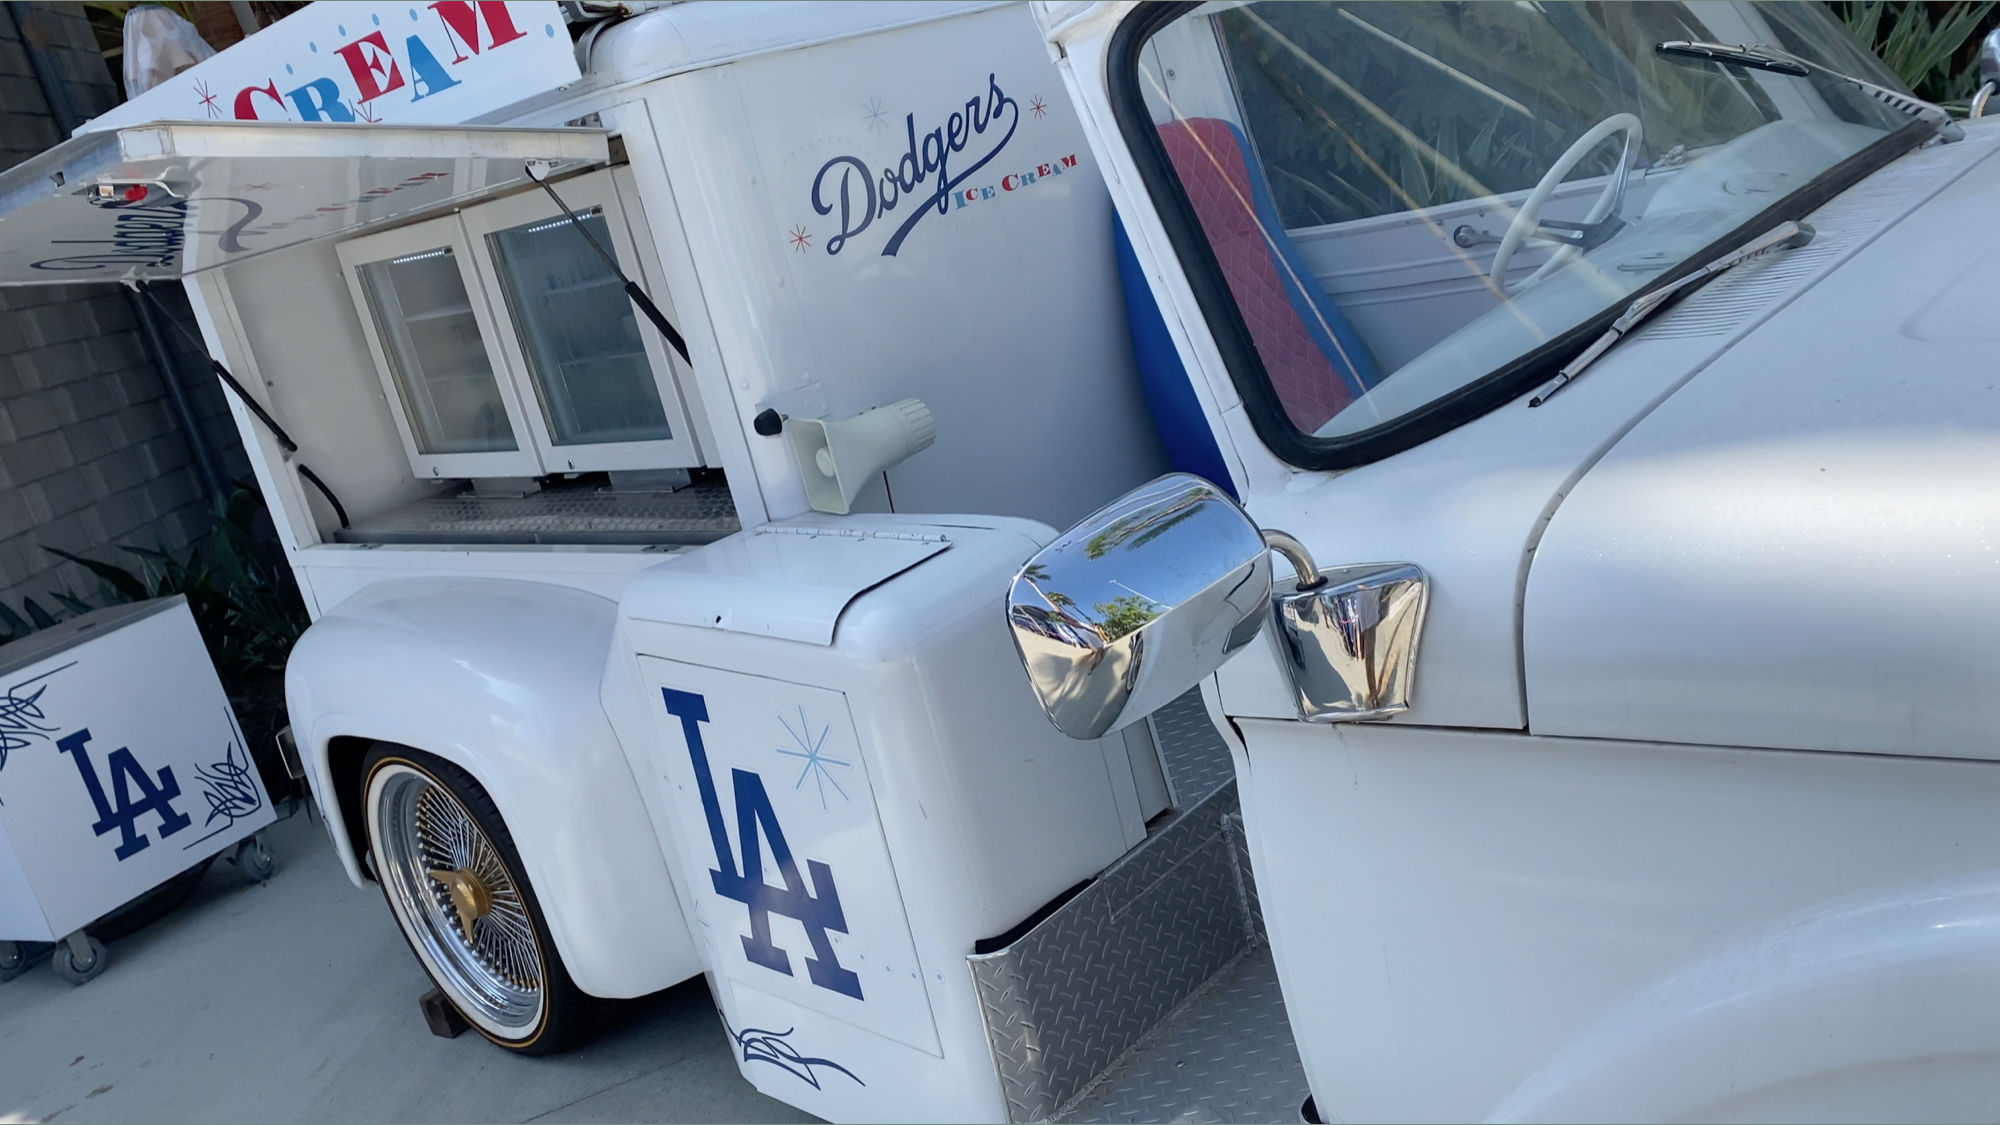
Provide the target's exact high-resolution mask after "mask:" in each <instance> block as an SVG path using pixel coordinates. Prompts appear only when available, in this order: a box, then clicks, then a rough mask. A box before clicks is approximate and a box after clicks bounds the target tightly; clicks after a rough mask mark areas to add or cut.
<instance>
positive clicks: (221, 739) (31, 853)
mask: <svg viewBox="0 0 2000 1125" xmlns="http://www.w3.org/2000/svg"><path fill="white" fill-rule="evenodd" d="M17 650H18V651H17ZM0 748H4V749H0V822H4V823H5V829H6V834H5V837H4V839H5V841H6V843H7V845H8V846H9V848H10V849H11V855H9V856H8V857H6V858H5V859H0V866H14V865H18V870H19V872H20V874H21V875H22V876H25V881H26V883H27V885H28V886H29V887H30V888H31V889H32V901H33V902H34V903H35V904H37V905H38V909H37V910H35V911H34V912H33V914H32V915H14V914H11V913H10V914H5V915H0V940H41V941H46V940H49V939H51V938H55V937H60V936H62V935H64V934H66V933H69V932H71V931H73V930H77V929H81V928H82V927H84V926H85V925H87V924H89V923H90V922H93V921H95V920H96V919H97V918H99V917H101V916H102V915H104V914H106V913H109V912H110V911H111V910H113V909H115V908H117V907H119V906H122V905H124V904H125V903H127V902H129V901H131V900H132V899H134V898H137V897H138V896H139V895H141V894H143V893H144V892H146V891H149V890H151V889H153V888H154V887H157V886H159V885H160V884H162V883H165V882H166V881H167V880H168V879H170V878H172V877H173V876H175V875H177V874H179V873H180V872H182V871H185V870H187V869H188V868H190V867H193V866H194V865H195V864H197V863H199V862H201V861H202V860H205V859H207V858H209V857H210V856H213V855H215V854H217V853H219V852H222V851H224V850H226V849H227V848H229V847H230V846H231V845H233V844H235V843H236V841H238V840H241V839H243V838H245V837H248V836H250V835H251V834H253V833H255V832H257V831H258V830H259V829H262V828H263V827H265V826H266V825H268V824H270V823H271V822H272V821H273V820H275V819H276V815H275V813H274V812H273V811H272V808H271V802H270V800H269V798H268V797H267V795H266V793H265V790H264V784H263V781H262V779H261V778H259V777H258V775H257V767H256V765H255V764H254V763H253V762H252V761H251V758H250V751H249V747H248V746H246V745H245V744H244V741H243V732H242V731H241V730H240V729H238V727H237V725H236V716H235V713H234V712H233V711H231V709H230V706H229V699H228V697H227V696H226V695H224V694H223V691H222V684H221V682H220V681H219V680H217V679H216V676H215V668H214V666H213V665H211V664H210V663H209V659H208V651H207V649H205V648H204V647H203V646H202V639H201V633H200V632H199V631H198V630H197V629H196V628H195V623H194V615H193V614H191V613H189V612H188V608H187V602H186V600H185V599H182V598H178V597H176V598H169V599H162V600H159V601H154V602H147V603H142V604H140V605H136V606H121V607H117V608H113V609H104V610H98V611H97V612H95V613H89V614H84V615H82V616H80V617H74V618H71V619H70V620H68V621H65V622H63V623H62V624H60V625H57V626H55V627H54V628H51V629H47V630H44V631H43V632H42V633H38V634H35V635H34V636H32V637H30V638H28V639H26V640H21V641H16V642H14V643H13V644H10V645H8V646H7V648H6V649H5V650H0ZM5 882H10V883H16V886H15V888H14V889H15V890H18V883H17V882H16V881H15V880H12V879H9V880H5ZM0 894H4V895H5V899H6V900H12V901H11V905H13V906H15V907H19V906H21V905H22V904H21V902H20V901H19V900H18V897H17V895H16V894H12V893H7V892H6V891H5V890H0Z"/></svg>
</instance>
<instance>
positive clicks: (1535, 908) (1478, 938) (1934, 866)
mask: <svg viewBox="0 0 2000 1125" xmlns="http://www.w3.org/2000/svg"><path fill="white" fill-rule="evenodd" d="M1594 377H1595V376H1594V375H1593V378H1594ZM1579 389H1580V388H1579ZM1241 728H1242V730H1243V733H1244V735H1245V737H1246V738H1247V740H1248V743H1249V747H1248V754H1247V757H1246V758H1240V759H1239V776H1240V777H1241V779H1242V784H1243V788H1242V797H1243V805H1244V822H1245V825H1246V828H1247V829H1248V832H1249V841H1250V849H1251V858H1252V863H1253V865H1254V867H1255V870H1256V873H1257V889H1258V893H1259V897H1260V901H1261V902H1262V904H1263V909H1264V917H1265V922H1266V925H1267V927H1268V929H1269V932H1270V935H1271V942H1272V947H1273V951H1274V953H1275V954H1276V958H1277V964H1278V969H1279V975H1280V979H1281V981H1282V983H1283V986H1284V992H1285V1000H1286V1009H1287V1012H1288V1015H1289V1018H1290V1020H1291V1024H1292V1027H1293V1030H1294V1031H1295V1033H1296V1035H1297V1039H1298V1045H1299V1050H1300V1053H1301V1056H1302V1058H1303V1060H1304V1062H1305V1066H1306V1072H1307V1075H1308V1077H1309V1078H1310V1080H1311V1083H1312V1088H1313V1094H1314V1098H1315V1100H1316V1102H1317V1104H1318V1105H1319V1107H1320V1112H1321V1113H1322V1115H1324V1117H1325V1118H1326V1119H1327V1120H1348V1121H1418V1120H1434V1121H1482V1120H1499V1121H1613V1120H1616V1121H1669V1120H1673V1121H1680V1120H1771V1121H1805V1120H1854V1119H1857V1118H1870V1119H1896V1120H1978V1119H1983V1118H1985V1117H1987V1116H1989V1115H1990V1113H1991V1111H1992V1107H1993V1106H1994V1105H1995V1104H1996V1103H2000V1067H1996V1066H1995V1063H1996V1061H2000V1020H1995V1019H1994V1017H1993V1012H1994V1011H1995V1009H1996V1007H2000V975H1996V974H1995V973H1994V972H1993V971H1992V966H1993V964H1994V963H1995V961H1996V959H2000V883H1996V881H1995V879H1994V874H1993V856H1995V855H1996V854H2000V819H1996V818H1995V817H1994V816H1993V809H1994V808H1995V807H1996V804H2000V768H1996V767H1994V766H1992V765H1989V764H1987V763H1974V762H1948V761H1936V760H1920V759H1907V758H1905V759H1896V758H1887V757H1875V756H1863V755H1836V754H1813V753H1799V752H1790V751H1769V750H1763V751H1747V750H1728V749H1710V748H1695V747H1685V746H1667V745H1658V744H1639V743H1611V742H1600V741H1583V740H1572V739H1546V738H1535V737H1530V736H1526V735H1518V734H1503V733H1494V732H1462V731H1440V730H1416V729H1402V728H1396V727H1392V726H1375V725H1367V724H1353V725H1347V726H1339V727H1332V728H1328V727H1315V726H1308V725H1306V724H1302V723H1282V722H1271V721H1261V720H1253V721H1248V722H1244V723H1242V724H1241Z"/></svg>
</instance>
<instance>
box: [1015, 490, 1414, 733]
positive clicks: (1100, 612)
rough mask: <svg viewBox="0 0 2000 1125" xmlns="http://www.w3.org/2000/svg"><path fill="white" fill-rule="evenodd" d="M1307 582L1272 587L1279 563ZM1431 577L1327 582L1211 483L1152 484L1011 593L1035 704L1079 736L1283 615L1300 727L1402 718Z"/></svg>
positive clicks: (1122, 716) (1339, 576)
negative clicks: (1274, 561) (1275, 558)
mask: <svg viewBox="0 0 2000 1125" xmlns="http://www.w3.org/2000/svg"><path fill="white" fill-rule="evenodd" d="M1272 551H1276V552H1278V553H1279V554H1281V555H1283V556H1285V558H1286V560H1287V561H1288V562H1290V563H1291V564H1292V569H1293V571H1295V572H1296V574H1297V579H1296V581H1295V582H1294V583H1293V584H1292V585H1291V586H1290V587H1289V588H1288V589H1285V590H1283V591H1278V592H1274V591H1273V589H1272V582H1271V552H1272ZM1427 587H1428V580H1427V579H1426V578H1425V576H1424V572H1423V571H1422V570H1420V569H1418V568H1417V567H1415V566H1413V565H1411V564H1409V563H1376V564H1371V565H1368V566H1349V567H1341V568H1338V569H1336V570H1333V571H1329V572H1322V571H1320V569H1319V568H1318V567H1317V566H1315V565H1314V564H1313V561H1312V556H1311V555H1310V554H1309V553H1308V552H1307V550H1306V548H1305V545H1304V544H1303V543H1300V542H1299V541H1298V540H1297V539H1294V538H1292V537H1291V536H1290V535H1287V534H1285V533H1284V532H1282V531H1275V530H1273V531H1259V530H1258V528H1257V525H1256V524H1255V523H1253V522H1251V520H1250V517H1249V516H1247V515H1245V514H1244V512H1243V509H1241V508H1239V507H1237V506H1236V502H1235V501H1233V500H1231V499H1230V498H1229V497H1228V496H1226V495H1224V494H1223V493H1222V492H1221V491H1220V490H1218V489H1217V488H1216V487H1215V486H1214V485H1212V484H1210V483H1208V482H1207V481H1205V480H1202V479H1201V478H1200V477H1196V476H1190V475H1188V474H1186V473H1174V474H1171V475H1169V476H1164V477H1161V478H1159V479H1158V480H1155V481H1152V482H1150V483H1148V484H1145V485H1141V486H1140V487H1138V488H1136V489H1133V490H1132V491H1131V492H1128V493H1126V494H1125V495H1124V496H1121V497H1119V498H1118V499H1117V500H1114V501H1112V502H1111V503H1110V504H1107V505H1105V506H1104V507H1103V508H1100V509H1098V510H1097V511H1095V512H1093V513H1091V514H1090V515H1089V516H1087V517H1085V518H1084V520H1083V522H1082V523H1079V524H1077V525H1076V526H1075V527H1073V528H1071V529H1070V530H1068V531H1067V532H1064V533H1063V534H1062V536H1061V537H1059V538H1058V539H1056V541H1055V542H1053V543H1051V544H1049V545H1048V546H1047V547H1044V548H1042V550H1041V551H1039V552H1037V553H1036V554H1035V557H1034V558H1032V559H1029V560H1028V564H1027V565H1026V566H1024V567H1022V568H1021V572H1020V573H1019V574H1017V575H1015V576H1014V585H1013V588H1012V589H1011V590H1009V591H1008V594H1007V621H1008V624H1009V625H1010V626H1011V627H1012V631H1013V634H1014V647H1015V648H1016V649H1017V650H1018V651H1019V652H1020V654H1021V664H1022V666H1023V667H1025V668H1026V669H1027V672H1028V682H1029V684H1030V685H1032V686H1033V687H1034V690H1035V698H1036V699H1038V700H1040V701H1041V704H1042V710H1043V711H1044V712H1046V713H1047V714H1048V716H1049V719H1050V721H1051V722H1053V723H1055V725H1056V728H1057V729H1058V730H1060V731H1062V732H1063V733H1064V734H1067V735H1069V736H1070V737H1071V738H1097V737H1099V736H1100V735H1104V734H1109V733H1111V732H1112V731H1115V730H1117V729H1119V728H1120V727H1123V726H1126V725H1128V724H1131V723H1133V722H1136V721H1138V720H1139V719H1141V718H1144V717H1145V716H1147V715H1149V714H1151V713H1152V712H1153V711H1154V710H1155V709H1156V708H1158V707H1159V706H1161V705H1162V704H1164V703H1166V702H1168V701H1169V700H1171V699H1173V698H1174V697H1175V696H1177V695H1180V694H1181V693H1182V692H1184V691H1186V690H1188V689H1189V688H1191V687H1193V686H1195V685H1196V684H1198V683H1200V682H1201V681H1202V680H1203V679H1205V678H1207V677H1208V676H1209V675H1211V674H1213V673H1214V672H1215V670H1216V669H1217V668H1220V667H1221V666H1222V662H1223V661H1224V660H1227V659H1228V658H1229V657H1230V656H1231V655H1232V654H1233V653H1235V652H1236V651H1237V650H1238V649H1240V648H1242V647H1243V646H1244V645H1246V644H1249V643H1250V641H1251V640H1252V638H1254V637H1256V635H1257V633H1258V631H1259V630H1261V629H1262V628H1263V627H1264V624H1265V622H1267V621H1273V620H1275V622H1276V624H1275V628H1276V630H1277V640H1278V649H1279V652H1280V654H1281V655H1282V657H1283V660H1284V663H1285V665H1286V668H1287V670H1288V671H1289V672H1290V674H1291V681H1292V682H1291V687H1292V696H1293V699H1294V701H1295V703H1296V705H1297V708H1298V715H1299V718H1301V719H1304V720H1306V721H1307V722H1321V723H1332V722H1357V721H1367V720H1374V719H1386V718H1389V717H1390V716H1392V715H1395V714H1398V713H1399V712H1402V711H1404V710H1406V709H1407V708H1408V707H1409V705H1410V690H1411V684H1412V682H1413V677H1414V674H1415V667H1416V658H1417V640H1418V638H1419V636H1420V635H1421V634H1422V631H1423V622H1424V610H1425V607H1426V605H1427V604H1428V601H1429V597H1428V589H1427Z"/></svg>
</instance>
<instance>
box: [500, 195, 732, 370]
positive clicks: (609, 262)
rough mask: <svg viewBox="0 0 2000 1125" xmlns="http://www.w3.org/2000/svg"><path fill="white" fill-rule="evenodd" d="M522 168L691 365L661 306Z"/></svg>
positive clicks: (683, 342)
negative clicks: (626, 274)
mask: <svg viewBox="0 0 2000 1125" xmlns="http://www.w3.org/2000/svg"><path fill="white" fill-rule="evenodd" d="M523 167H524V170H525V171H526V172H527V173H528V178H529V179H531V180H533V181H535V183H537V184H539V185H541V189H542V190H543V191H545V192H548V193H549V198H550V199H553V200H555V203H556V206H557V207H560V208H562V213H563V218H565V219H568V220H569V225H570V226H572V227H575V228H576V233H578V234H580V235H582V236H583V240H584V241H585V242H588V243H590V248H591V249H592V250H595V251H597V256H598V257H599V258H602V259H604V268H605V269H608V270H610V271H611V272H612V274H613V275H614V276H616V277H617V278H618V280H620V281H622V282H624V283H625V295H626V296H627V297H630V298H632V303H633V304H635V305H637V306H639V311H640V312H642V313H645V314H646V319H647V320H650V321H652V322H653V327H654V328H657V329H659V330H660V335H661V336H662V337H664V338H665V339H666V341H667V345H668V346H669V347H671V348H673V349H674V354H676V355H678V356H680V357H681V362H682V363H685V364H687V365H688V366H690V367H692V366H694V360H692V359H690V358H688V346H687V341H686V340H684V339H682V338H681V334H680V332H679V331H677V330H676V329H675V328H674V326H673V325H671V324H669V323H667V318H666V316H665V314H663V313H661V312H660V307H659V306H658V305H655V304H654V303H653V299H652V298H651V297H648V296H646V291H645V290H644V289H641V288H639V283H638V282H636V281H633V280H632V279H631V278H629V277H626V276H625V271H624V270H621V269H619V268H618V259H616V258H614V257H612V256H611V253H610V251H608V250H606V249H605V248H604V247H602V246H600V245H598V242H597V239H596V238H595V237H593V236H592V235H591V233H590V228H589V227H586V226H584V225H583V220H582V219H581V218H579V217H578V216H577V213H576V212H574V211H572V210H570V209H569V204H567V203H564V202H563V201H562V196H560V195H557V194H556V189H554V188H552V187H550V186H549V182H548V181H547V180H544V179H542V178H541V177H540V176H537V175H535V170H534V169H533V168H532V167H527V166H525V165H524V166H523Z"/></svg>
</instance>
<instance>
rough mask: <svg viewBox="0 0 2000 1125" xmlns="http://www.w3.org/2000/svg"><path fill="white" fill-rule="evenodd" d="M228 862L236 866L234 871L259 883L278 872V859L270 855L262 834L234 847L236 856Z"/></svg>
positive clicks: (268, 846) (269, 849)
mask: <svg viewBox="0 0 2000 1125" xmlns="http://www.w3.org/2000/svg"><path fill="white" fill-rule="evenodd" d="M230 862H231V863H234V864H235V865H236V870H238V871H241V872H242V873H243V874H244V875H245V876H246V877H248V878H250V879H254V880H256V881H257V882H259V883H262V882H264V881H265V880H267V879H269V878H270V877H271V876H272V874H274V873H275V872H276V871H277V870H278V857H276V856H274V855H272V854H271V848H270V845H268V844H266V843H265V842H264V834H263V833H262V832H259V833H257V834H256V835H255V836H252V837H250V838H249V839H248V840H245V841H243V842H242V843H240V844H238V845H236V854H235V855H234V856H232V857H231V858H230Z"/></svg>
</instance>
